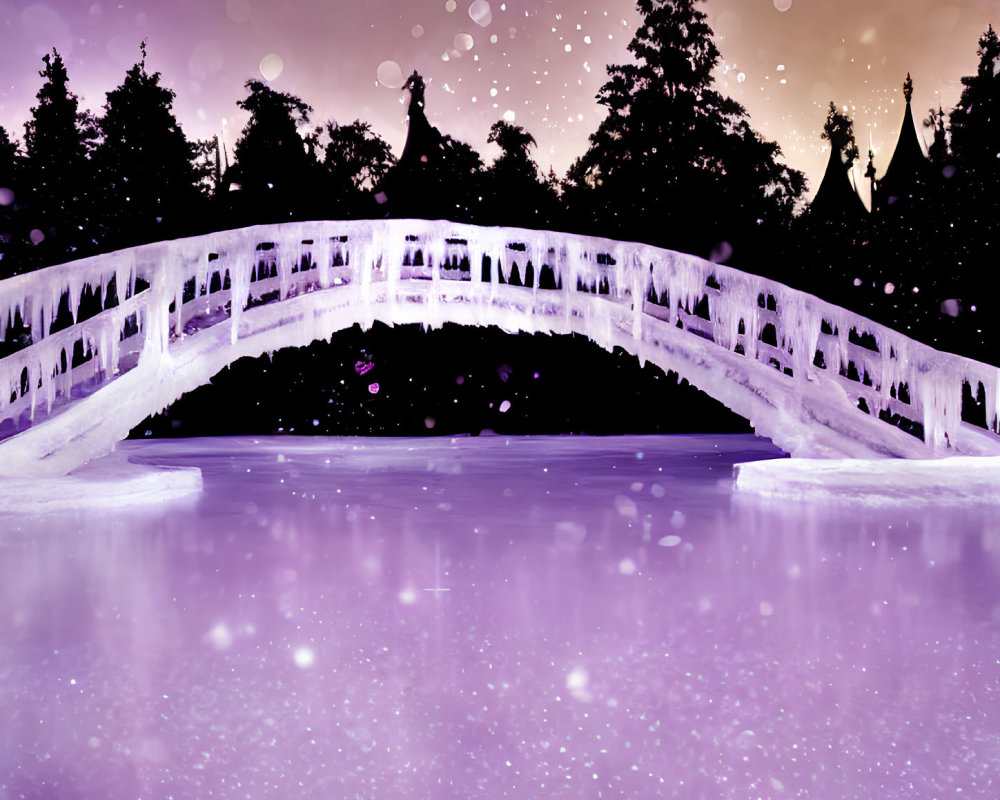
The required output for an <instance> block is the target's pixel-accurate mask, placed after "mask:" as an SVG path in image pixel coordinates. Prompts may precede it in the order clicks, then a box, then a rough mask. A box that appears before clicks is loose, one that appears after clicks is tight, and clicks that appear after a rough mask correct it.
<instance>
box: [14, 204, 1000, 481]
mask: <svg viewBox="0 0 1000 800" xmlns="http://www.w3.org/2000/svg"><path fill="white" fill-rule="evenodd" d="M112 285H113V286H114V287H115V292H114V294H115V295H117V299H116V301H114V302H111V301H109V299H108V298H109V295H110V294H111V292H110V287H111V286H112ZM88 291H89V292H90V294H91V295H92V296H94V297H98V298H100V299H101V302H100V303H98V306H103V307H102V308H100V310H99V311H98V312H97V313H94V314H93V315H92V316H86V315H85V314H82V313H81V311H80V308H81V300H82V299H84V298H86V296H87V295H86V293H87V292H88ZM91 310H92V311H94V310H96V309H91ZM85 317H86V318H85ZM375 321H381V322H384V323H386V324H389V325H394V324H411V323H419V324H421V325H424V326H429V327H437V326H440V325H442V324H444V323H446V322H451V323H457V324H460V325H474V326H484V325H494V326H497V327H499V328H501V329H504V330H507V331H511V332H516V331H527V332H543V333H550V334H568V333H577V334H581V335H584V336H587V337H588V338H590V339H591V340H593V341H594V342H596V343H597V344H599V345H601V346H603V347H605V348H607V349H613V348H614V347H621V348H623V349H624V350H626V351H627V352H630V353H632V354H633V355H635V356H636V357H638V358H639V359H640V361H650V362H652V363H654V364H656V365H657V366H658V367H660V368H661V369H663V370H664V371H665V372H669V371H673V372H675V373H677V374H678V375H680V376H681V377H683V378H686V379H687V380H688V381H689V382H690V383H692V384H693V385H695V386H697V387H699V388H700V389H702V390H703V391H706V392H707V393H708V394H710V395H712V396H713V397H715V398H716V399H717V400H719V401H721V402H722V403H724V404H725V405H726V406H728V407H729V408H731V409H732V410H733V411H735V412H736V413H737V414H740V415H741V416H744V417H745V418H747V419H748V420H749V421H750V423H751V424H752V425H753V426H754V428H755V430H756V431H757V433H758V434H760V435H762V436H766V437H768V438H770V439H772V440H773V441H774V442H775V444H777V445H778V446H779V447H781V448H782V449H784V450H786V451H787V452H790V453H791V454H793V455H803V456H806V455H808V456H821V457H823V456H825V457H879V456H882V457H884V456H897V457H909V458H917V457H929V456H937V455H947V454H959V453H960V454H984V455H985V454H991V455H992V454H997V453H1000V438H998V437H997V435H996V430H997V398H998V388H1000V373H998V370H997V369H996V368H995V367H992V366H989V365H986V364H982V363H979V362H975V361H972V360H970V359H965V358H961V357H958V356H951V355H948V354H944V353H940V352H938V351H935V350H933V349H931V348H929V347H926V346H924V345H922V344H920V343H918V342H915V341H913V340H911V339H908V338H907V337H905V336H903V335H902V334H899V333H897V332H895V331H892V330H890V329H888V328H885V327H883V326H880V325H877V324H876V323H874V322H872V321H871V320H868V319H866V318H864V317H860V316H858V315H855V314H853V313H851V312H849V311H846V310H845V309H842V308H838V307H836V306H833V305H831V304H828V303H825V302H824V301H822V300H820V299H819V298H816V297H813V296H811V295H808V294H804V293H802V292H798V291H796V290H793V289H790V288H789V287H787V286H784V285H782V284H779V283H776V282H773V281H769V280H766V279H763V278H760V277H758V276H754V275H749V274H747V273H743V272H740V271H738V270H734V269H731V268H728V267H725V266H721V265H717V264H713V263H711V262H707V261H704V260H701V259H698V258H695V257H693V256H688V255H684V254H681V253H676V252H673V251H669V250H663V249H660V248H655V247H651V246H647V245H642V244H635V243H628V242H619V241H614V240H608V239H598V238H593V237H586V236H578V235H571V234H564V233H555V232H549V231H530V230H522V229H506V228H481V227H476V226H470V225H462V224H456V223H451V222H447V221H423V220H376V221H351V222H341V221H323V222H302V223H285V224H279V225H271V226H257V227H252V228H244V229H240V230H234V231H224V232H219V233H213V234H208V235H205V236H200V237H194V238H190V239H183V240H177V241H170V242H160V243H156V244H151V245H144V246H140V247H136V248H131V249H129V250H123V251H118V252H116V253H111V254H108V255H103V256H96V257H93V258H89V259H83V260H80V261H76V262H72V263H69V264H64V265H60V266H56V267H50V268H48V269H45V270H40V271H38V272H34V273H29V274H27V275H22V276H17V277H15V278H11V279H7V280H5V281H0V335H2V334H4V332H6V333H7V334H8V335H9V334H10V332H11V331H12V330H14V329H15V328H18V325H19V324H20V332H21V334H22V338H23V339H26V340H27V339H29V338H30V342H29V341H23V342H22V344H23V345H24V346H21V347H19V348H16V349H15V348H11V349H13V352H11V353H9V354H8V355H6V356H5V357H4V358H2V359H0V435H3V434H4V433H6V434H8V435H7V436H6V438H4V439H3V440H2V441H0V475H4V476H11V477H23V476H30V475H39V476H44V475H59V474H65V473H66V472H68V471H70V470H72V469H74V468H75V467H77V466H79V465H81V464H83V463H85V462H86V461H87V460H89V459H91V458H94V457H96V456H99V455H102V454H103V453H106V452H108V451H109V450H110V449H112V448H113V446H114V444H115V443H116V442H117V441H119V440H120V439H123V438H124V437H125V436H127V435H128V433H129V430H130V429H131V428H132V427H133V426H134V425H136V424H138V423H139V422H140V421H141V420H142V419H144V418H145V417H146V416H148V415H149V414H151V413H155V412H157V411H159V410H162V409H163V408H164V407H166V406H167V405H169V404H170V403H172V402H174V401H175V400H177V399H178V398H179V397H181V396H182V395H184V394H185V393H187V392H189V391H191V390H193V389H194V388H196V387H197V386H200V385H202V384H203V383H206V382H207V381H208V380H209V379H210V378H211V377H212V375H214V374H216V373H217V372H218V371H220V370H221V369H222V368H223V367H225V366H227V365H228V364H230V363H232V362H233V361H235V360H236V359H238V358H242V357H244V356H259V355H262V354H264V353H266V352H269V351H274V350H278V349H281V348H285V347H302V346H305V345H307V344H309V343H310V342H312V341H314V340H317V339H327V338H329V337H330V336H331V335H333V334H334V333H336V332H337V331H338V330H342V329H344V328H347V327H351V326H353V325H355V324H359V325H361V326H362V327H363V328H367V327H370V326H371V325H372V324H373V323H374V322H375ZM53 322H55V323H56V324H53ZM74 354H75V355H74ZM965 384H968V385H969V386H971V387H974V389H973V394H976V391H977V390H981V392H982V394H983V395H984V398H985V404H986V409H987V413H986V419H985V420H984V422H985V425H983V426H982V427H975V426H972V425H969V424H968V423H963V422H962V391H963V385H965Z"/></svg>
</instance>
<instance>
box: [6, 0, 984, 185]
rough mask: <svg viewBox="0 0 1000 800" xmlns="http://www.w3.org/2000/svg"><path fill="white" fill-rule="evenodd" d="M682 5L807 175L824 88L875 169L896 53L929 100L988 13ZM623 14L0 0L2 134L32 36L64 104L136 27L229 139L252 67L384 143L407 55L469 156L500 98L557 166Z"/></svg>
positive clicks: (927, 3) (512, 5)
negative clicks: (62, 77) (58, 73)
mask: <svg viewBox="0 0 1000 800" xmlns="http://www.w3.org/2000/svg"><path fill="white" fill-rule="evenodd" d="M702 8H703V9H704V10H705V11H706V13H708V15H709V18H710V21H711V23H712V25H713V27H714V29H715V31H716V40H717V43H718V45H719V48H720V50H721V51H722V55H723V60H724V67H723V68H722V69H721V70H720V73H719V76H718V77H719V81H720V85H721V87H722V88H723V89H724V90H725V91H727V92H729V93H730V94H731V95H732V96H734V97H735V98H736V99H738V100H740V101H741V102H743V103H744V105H746V107H747V108H748V110H749V111H750V114H751V118H752V120H753V123H754V125H755V126H756V127H757V128H758V130H760V131H761V132H763V133H764V134H765V135H767V136H768V137H770V138H774V139H777V140H778V141H779V142H780V143H781V145H782V147H783V148H784V150H785V153H786V158H787V161H788V162H789V163H790V164H791V165H792V166H794V167H797V168H799V169H802V170H804V171H806V173H807V174H808V175H809V176H810V178H811V179H812V181H811V182H812V186H811V188H812V190H815V188H816V186H817V184H818V180H819V177H820V175H821V174H822V169H823V166H824V164H825V160H826V154H825V151H824V147H823V142H822V141H821V140H820V139H819V130H820V128H821V127H822V123H823V120H824V118H825V108H826V106H827V104H828V103H829V101H830V100H836V101H837V102H838V103H840V104H842V105H847V106H848V108H849V110H850V111H851V112H852V113H853V115H854V119H855V131H856V133H857V134H858V140H859V145H860V146H861V148H862V151H864V150H865V149H866V148H867V146H868V141H869V131H870V132H871V141H872V143H873V144H874V146H875V149H876V153H877V156H878V163H879V165H880V166H881V168H882V169H884V168H885V167H886V166H887V165H888V158H889V151H890V150H891V148H892V146H893V144H894V143H895V140H896V137H897V136H898V129H899V122H900V118H901V116H902V102H903V101H902V92H901V85H902V81H903V78H904V77H905V76H906V73H907V71H909V72H911V73H912V74H913V79H914V82H915V86H916V91H915V94H914V111H915V115H916V117H917V119H918V121H919V120H920V119H922V118H923V117H925V116H926V115H927V110H928V109H929V108H930V107H931V106H932V105H934V106H936V105H937V103H938V101H939V100H940V101H941V102H942V103H943V105H944V106H945V108H946V109H948V107H949V106H951V105H953V104H954V102H955V100H956V99H957V98H958V95H959V93H960V91H961V84H960V81H959V79H960V78H961V76H962V75H967V74H970V73H971V72H973V71H974V69H975V66H976V41H977V39H978V37H979V35H980V34H981V33H982V32H983V31H984V30H985V29H986V26H987V24H988V23H990V22H1000V14H998V13H997V8H996V3H995V0H839V2H836V3H833V2H827V0H707V2H706V3H704V4H703V5H702ZM782 8H785V9H786V10H784V11H782V10H780V9H782ZM487 12H488V13H487ZM994 16H996V17H998V19H994V18H993V17H994ZM637 20H638V15H637V13H636V11H635V8H634V4H633V2H632V0H506V1H505V2H501V0H488V2H487V0H324V2H318V1H313V2H306V1H305V0H285V2H281V1H280V0H270V1H266V0H172V1H171V2H162V0H159V1H158V2H153V1H152V0H121V2H93V3H88V2H87V0H83V1H82V2H78V1H77V0H74V1H73V2H70V0H52V2H47V3H46V2H26V1H25V0H0V125H3V126H4V127H5V128H7V129H8V131H9V132H10V133H12V134H13V135H15V136H17V137H18V138H20V137H21V136H22V134H23V123H24V121H25V119H26V118H27V116H28V113H29V109H30V107H31V106H32V104H33V103H34V98H35V93H36V92H37V91H38V88H39V86H40V84H41V80H40V78H39V77H38V74H37V73H38V70H39V68H40V67H41V56H42V54H43V53H44V52H45V51H47V50H48V49H50V48H51V47H53V46H55V47H57V48H58V49H59V50H60V52H62V54H63V56H64V57H65V59H66V61H67V64H68V68H69V74H70V85H71V88H72V89H73V91H75V92H76V93H77V94H79V95H80V97H81V98H82V104H83V105H84V106H85V107H88V108H90V109H91V110H93V111H97V112H99V111H100V109H101V106H102V104H103V102H104V93H105V92H107V91H109V90H110V89H112V88H114V87H115V86H116V85H117V84H118V83H119V82H120V81H121V79H122V78H123V76H124V73H125V70H126V69H127V68H128V67H129V66H131V65H132V64H133V63H134V62H135V60H136V59H137V57H138V44H139V41H140V40H141V39H142V38H143V37H148V39H149V58H148V62H147V63H148V65H149V66H150V67H151V68H152V69H154V70H159V71H161V72H162V73H163V77H164V82H165V83H166V84H167V85H169V86H170V87H171V88H173V89H174V90H175V91H176V93H177V100H176V104H175V108H176V111H177V114H178V117H179V119H180V121H181V123H182V125H183V126H184V129H185V131H186V132H187V134H188V135H189V136H190V137H192V138H206V137H210V136H212V135H213V134H214V133H216V132H219V131H223V130H225V131H226V133H225V138H226V140H227V142H228V143H229V145H230V148H231V146H232V144H233V143H234V142H235V140H236V138H237V136H238V134H239V129H240V128H241V127H242V125H243V122H244V121H245V117H244V116H242V113H241V112H239V110H238V109H237V108H236V106H235V101H236V100H237V99H239V98H241V97H243V96H244V90H243V88H242V86H243V83H244V82H245V81H246V80H247V79H248V78H251V77H260V76H261V75H262V74H264V75H265V76H266V77H268V78H270V80H271V83H272V85H273V86H274V88H276V89H278V90H280V91H286V92H291V93H293V94H297V95H299V96H300V97H302V98H303V99H304V100H306V101H307V102H308V103H310V104H311V105H312V106H313V107H314V109H315V112H314V115H313V120H314V122H315V123H316V124H319V123H322V122H325V121H326V120H328V119H336V120H337V121H338V122H345V123H346V122H350V121H352V120H354V119H355V118H361V119H365V120H368V121H369V122H371V123H372V125H373V126H374V128H375V129H376V130H377V131H378V132H379V133H380V134H381V135H382V136H384V137H385V138H386V139H387V140H388V141H389V143H390V144H391V145H392V146H393V148H394V149H395V150H396V152H397V154H398V152H399V151H400V150H401V148H402V143H403V140H404V138H405V128H404V117H405V105H404V104H403V92H401V91H400V90H399V89H398V88H394V87H393V86H385V85H381V84H380V83H379V81H378V78H379V76H380V75H381V77H382V78H383V79H384V80H385V81H386V82H387V83H389V84H397V83H398V82H399V78H400V74H403V75H405V74H409V72H410V71H412V70H413V69H414V68H416V69H418V70H420V72H421V73H422V74H423V75H424V76H425V77H426V78H427V79H428V83H429V88H428V93H427V104H428V114H429V116H430V118H431V121H432V122H433V123H434V124H436V125H437V126H438V127H439V128H441V130H442V131H444V132H447V133H451V134H452V135H453V136H456V137H457V138H460V139H463V140H465V141H467V142H468V143H469V144H471V145H472V146H473V147H475V148H476V149H477V150H479V151H480V152H481V153H482V154H483V155H484V157H485V158H486V159H487V161H488V160H490V159H491V158H492V156H493V155H495V151H494V150H493V149H492V146H488V145H487V144H486V135H487V132H488V131H489V127H490V125H491V124H492V123H493V122H495V121H496V120H497V119H499V118H501V117H502V116H504V115H505V114H506V115H507V117H508V119H510V118H511V116H512V117H513V119H514V121H515V122H517V123H518V124H521V125H523V126H525V127H526V128H527V129H528V130H529V131H530V132H531V133H532V134H533V135H534V136H535V138H536V139H537V140H538V144H539V147H538V150H537V153H536V156H537V160H538V162H539V164H540V165H541V166H542V168H543V169H548V167H549V166H550V165H551V166H553V167H554V168H555V170H556V172H557V173H559V174H560V175H561V174H563V173H564V172H565V170H566V168H567V167H568V166H569V164H570V163H571V162H572V160H573V159H574V158H575V157H576V156H577V155H579V154H580V153H581V152H583V150H584V149H585V147H586V138H587V136H588V134H589V133H591V132H592V131H593V130H594V128H596V126H597V125H598V123H599V122H600V120H601V119H602V118H603V116H604V109H603V108H602V107H600V106H598V105H597V104H596V103H595V102H594V99H593V98H594V94H595V93H596V91H597V89H598V88H599V87H600V85H601V83H602V82H603V80H604V78H605V71H604V65H605V64H606V63H608V62H609V61H610V62H622V61H624V60H626V59H627V57H628V53H627V52H626V49H625V48H626V45H627V44H628V41H629V40H630V38H631V36H632V33H633V31H634V29H635V26H636V24H637ZM385 62H394V63H395V64H396V65H398V67H399V71H398V72H396V71H395V70H394V68H393V67H392V64H391V63H389V64H386V63H385ZM380 65H383V66H382V72H380V71H379V69H380ZM494 92H495V95H494ZM862 168H863V165H862Z"/></svg>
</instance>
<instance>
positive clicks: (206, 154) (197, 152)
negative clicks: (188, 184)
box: [191, 136, 222, 203]
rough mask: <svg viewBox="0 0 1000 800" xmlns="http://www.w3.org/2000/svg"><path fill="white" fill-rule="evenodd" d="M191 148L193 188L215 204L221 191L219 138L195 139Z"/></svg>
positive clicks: (220, 147)
mask: <svg viewBox="0 0 1000 800" xmlns="http://www.w3.org/2000/svg"><path fill="white" fill-rule="evenodd" d="M191 148H192V150H193V151H194V158H193V159H192V169H193V170H194V178H195V186H196V187H197V188H198V191H199V192H200V193H201V195H202V197H204V198H205V199H206V200H211V201H213V203H217V202H218V200H219V197H220V193H221V191H222V146H221V144H220V143H219V137H218V136H213V137H212V138H211V139H195V140H194V142H192V144H191Z"/></svg>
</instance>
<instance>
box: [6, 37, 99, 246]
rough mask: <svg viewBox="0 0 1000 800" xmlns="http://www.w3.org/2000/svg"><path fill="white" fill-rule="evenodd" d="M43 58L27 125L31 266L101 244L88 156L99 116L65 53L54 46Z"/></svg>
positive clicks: (26, 168) (26, 161) (27, 192)
mask: <svg viewBox="0 0 1000 800" xmlns="http://www.w3.org/2000/svg"><path fill="white" fill-rule="evenodd" d="M42 61H43V62H44V63H45V69H43V70H42V71H41V72H39V73H38V74H39V75H40V76H41V77H42V78H44V79H45V80H44V83H43V84H42V88H41V89H39V91H38V95H37V97H38V105H36V106H34V107H33V108H32V109H31V118H30V119H29V120H28V122H27V123H25V126H24V148H25V156H26V158H25V170H24V185H25V189H26V194H27V197H26V200H25V205H26V206H27V209H28V216H27V220H26V227H27V226H30V229H31V241H32V242H33V243H35V247H34V248H32V249H31V250H29V251H25V257H24V258H25V262H26V265H28V266H43V265H48V264H53V263H56V262H58V261H63V260H67V259H72V258H78V257H80V256H83V255H87V254H89V253H92V252H94V251H95V249H96V247H97V242H96V241H95V240H94V230H95V221H94V219H93V216H92V213H91V212H92V207H93V205H92V204H93V197H92V186H93V168H92V164H91V161H90V155H91V151H92V148H93V142H94V139H95V136H96V129H95V122H94V119H93V117H92V116H91V115H90V114H88V113H85V112H81V111H80V109H79V102H78V99H77V96H76V95H75V94H73V93H72V92H70V91H69V77H68V75H67V73H66V65H65V64H64V63H63V60H62V56H60V55H59V53H58V52H57V51H55V50H53V51H52V53H51V55H50V54H48V53H46V54H45V55H44V56H43V57H42Z"/></svg>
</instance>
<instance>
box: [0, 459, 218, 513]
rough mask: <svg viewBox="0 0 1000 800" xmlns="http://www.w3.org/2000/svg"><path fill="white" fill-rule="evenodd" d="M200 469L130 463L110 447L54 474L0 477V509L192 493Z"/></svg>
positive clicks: (69, 507)
mask: <svg viewBox="0 0 1000 800" xmlns="http://www.w3.org/2000/svg"><path fill="white" fill-rule="evenodd" d="M201 489H202V481H201V470H200V469H197V468H195V467H154V466H150V465H147V464H140V463H133V462H132V461H130V460H129V459H128V457H127V456H126V455H125V454H124V453H120V452H115V453H111V454H110V455H107V456H104V457H103V458H99V459H96V460H94V461H91V462H90V463H88V464H86V465H84V466H82V467H80V468H79V469H77V470H74V471H73V472H71V473H70V474H69V475H65V476H63V477H58V478H0V514H8V513H25V514H37V513H47V512H51V511H84V510H94V509H109V510H110V509H121V508H124V507H128V506H139V505H152V504H156V503H164V502H170V501H177V500H183V499H193V498H195V497H197V496H198V495H199V494H200V493H201Z"/></svg>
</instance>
